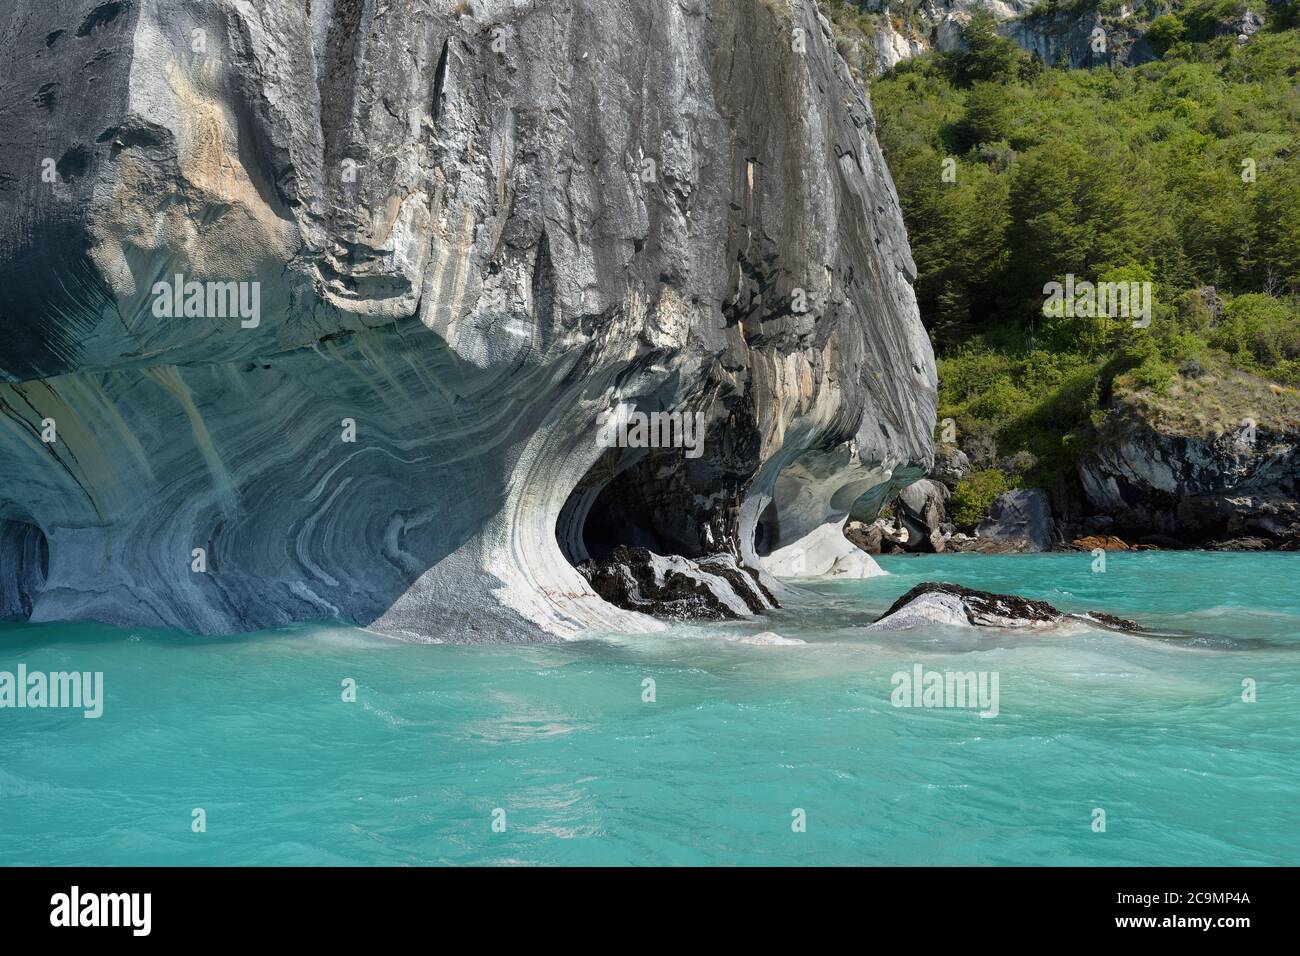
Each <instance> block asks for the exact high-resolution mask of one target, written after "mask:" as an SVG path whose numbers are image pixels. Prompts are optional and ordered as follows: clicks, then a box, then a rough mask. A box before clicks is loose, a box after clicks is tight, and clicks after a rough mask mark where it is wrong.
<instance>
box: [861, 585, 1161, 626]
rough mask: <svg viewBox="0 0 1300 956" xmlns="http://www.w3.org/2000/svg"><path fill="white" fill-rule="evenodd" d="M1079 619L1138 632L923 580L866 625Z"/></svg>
mask: <svg viewBox="0 0 1300 956" xmlns="http://www.w3.org/2000/svg"><path fill="white" fill-rule="evenodd" d="M1067 618H1069V619H1075V620H1083V621H1087V622H1089V623H1092V624H1096V625H1098V626H1100V627H1104V628H1107V629H1110V630H1123V631H1140V630H1141V629H1142V628H1141V627H1140V626H1139V625H1137V624H1135V623H1134V622H1133V621H1128V620H1125V619H1124V618H1120V617H1116V616H1115V615H1113V614H1106V613H1104V612H1101V611H1089V612H1087V613H1085V614H1066V613H1064V612H1062V611H1059V610H1057V609H1056V607H1054V606H1053V605H1051V604H1049V603H1048V602H1046V601H1034V600H1031V599H1029V598H1023V597H1019V596H1018V595H1015V594H994V593H992V592H990V591H976V590H972V589H971V588H966V587H962V586H961V585H959V584H947V583H943V582H936V581H927V582H925V583H923V584H918V585H917V586H916V587H914V588H912V589H911V590H910V591H908V592H907V593H906V594H904V595H903V596H902V597H900V598H899V599H898V600H897V601H895V602H894V603H893V604H892V605H891V606H890V608H889V610H887V611H886V612H885V613H884V614H882V615H881V616H880V619H879V620H878V621H876V622H875V623H874V624H871V625H869V626H868V627H869V629H874V630H901V629H905V628H911V627H917V626H923V625H931V624H943V625H948V626H967V625H969V626H974V627H1007V628H1023V627H1047V626H1050V625H1054V624H1059V623H1061V622H1062V621H1063V620H1065V619H1067Z"/></svg>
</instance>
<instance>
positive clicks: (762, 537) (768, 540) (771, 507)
mask: <svg viewBox="0 0 1300 956" xmlns="http://www.w3.org/2000/svg"><path fill="white" fill-rule="evenodd" d="M780 534H781V522H780V518H779V517H778V515H777V510H776V502H775V501H769V502H768V503H767V507H766V508H764V509H763V513H762V514H760V515H759V516H758V523H757V524H756V525H755V526H754V553H755V554H756V555H758V556H759V557H760V558H765V557H767V556H768V555H769V554H771V553H772V549H773V546H774V545H775V544H776V542H777V540H778V538H779V537H780Z"/></svg>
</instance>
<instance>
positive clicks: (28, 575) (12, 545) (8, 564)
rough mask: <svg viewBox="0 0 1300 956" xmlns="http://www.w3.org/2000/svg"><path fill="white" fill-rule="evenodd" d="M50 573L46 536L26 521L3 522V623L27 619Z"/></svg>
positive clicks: (0, 577)
mask: <svg viewBox="0 0 1300 956" xmlns="http://www.w3.org/2000/svg"><path fill="white" fill-rule="evenodd" d="M49 573H50V546H49V542H48V541H47V540H46V538H45V533H44V532H43V531H42V530H41V529H40V528H39V527H37V526H36V525H34V524H30V523H28V522H26V521H9V520H4V519H0V620H2V619H10V620H13V619H17V620H28V619H30V618H31V616H32V608H33V607H34V606H35V604H36V599H37V598H38V597H40V594H41V592H42V591H44V590H45V581H46V578H47V577H48V576H49Z"/></svg>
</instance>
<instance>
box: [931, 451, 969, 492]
mask: <svg viewBox="0 0 1300 956" xmlns="http://www.w3.org/2000/svg"><path fill="white" fill-rule="evenodd" d="M970 470H971V463H970V459H969V458H968V457H966V453H965V452H964V451H962V450H961V449H960V448H958V447H957V446H956V445H940V446H939V447H938V448H936V449H935V454H934V470H933V471H931V472H930V476H931V477H932V478H934V479H935V480H936V481H940V482H942V483H943V484H945V485H947V486H948V487H949V488H954V487H956V485H957V483H958V482H959V481H962V480H964V479H965V478H966V476H967V475H969V474H970Z"/></svg>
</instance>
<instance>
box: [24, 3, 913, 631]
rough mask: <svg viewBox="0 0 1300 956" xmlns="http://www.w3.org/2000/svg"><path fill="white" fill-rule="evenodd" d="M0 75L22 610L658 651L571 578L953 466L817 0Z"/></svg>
mask: <svg viewBox="0 0 1300 956" xmlns="http://www.w3.org/2000/svg"><path fill="white" fill-rule="evenodd" d="M0 58H2V59H3V61H4V62H5V63H6V64H7V65H8V69H7V76H6V81H7V87H6V88H7V90H9V91H10V92H9V94H7V96H6V100H5V102H4V104H3V106H2V107H0V109H3V117H0V118H2V119H3V122H0V157H2V158H3V165H2V166H0V168H3V169H4V170H5V173H4V175H3V176H0V197H3V204H4V208H5V210H6V212H7V213H9V214H8V215H6V216H5V217H4V220H3V222H0V327H3V330H4V333H5V334H4V339H3V344H2V345H0V522H3V523H4V524H3V525H0V527H4V528H9V529H11V530H7V531H5V533H3V534H0V594H2V595H4V597H3V598H0V601H2V602H4V603H3V604H0V611H9V612H12V609H13V607H15V606H16V607H17V608H18V611H19V613H28V611H27V606H26V605H30V616H31V617H32V618H33V619H36V620H53V619H75V618H95V619H99V620H103V621H107V622H110V623H118V624H125V625H159V626H170V627H178V628H182V629H185V630H189V631H198V632H205V633H224V632H231V631H241V630H250V629H256V628H262V627H268V626H273V625H278V624H283V623H287V622H291V621H300V620H305V619H318V618H338V619H341V620H344V621H350V622H355V623H358V624H362V625H368V626H372V627H375V628H377V629H380V630H384V631H386V632H389V633H394V634H397V635H401V636H407V637H410V638H413V639H437V640H485V639H496V640H524V639H536V638H537V637H539V636H549V637H551V638H567V637H573V636H578V635H580V634H582V633H583V632H584V631H586V630H587V629H591V628H607V629H627V628H644V627H647V626H651V625H652V622H649V621H648V619H646V618H645V617H643V616H641V615H638V614H634V613H631V612H628V611H626V610H623V609H619V608H616V607H614V606H613V605H611V604H609V603H608V602H606V601H604V600H602V599H601V598H600V597H598V596H596V595H594V594H593V593H592V590H591V588H590V587H588V586H587V583H586V581H585V580H584V579H583V578H582V576H581V575H579V573H578V572H577V570H576V569H575V565H577V564H579V563H581V562H583V561H585V560H588V559H589V558H597V559H599V558H601V557H603V556H605V555H607V554H608V553H610V552H611V551H612V550H613V549H614V548H616V547H617V546H618V545H620V544H632V543H635V544H643V545H646V546H649V545H654V547H655V550H658V551H659V552H660V553H665V554H678V555H683V556H685V557H687V558H695V557H700V556H703V555H709V554H714V553H718V552H723V553H728V554H733V555H737V556H739V557H740V558H741V559H742V560H743V561H744V562H745V563H747V564H750V565H753V564H754V563H755V562H756V561H757V555H756V553H755V538H756V536H757V535H758V532H759V529H760V527H761V537H762V538H763V539H764V546H765V548H767V549H768V550H771V549H774V548H776V547H780V546H782V545H783V544H787V543H789V542H790V541H793V540H797V539H798V538H800V537H802V536H804V535H807V534H809V533H810V532H812V531H813V530H815V529H816V528H818V527H820V526H822V525H825V524H827V523H836V522H842V521H843V520H844V518H845V516H847V515H848V514H849V513H850V511H858V512H861V513H867V512H870V511H871V509H872V508H873V507H874V508H878V507H879V502H881V501H883V500H885V499H886V498H887V497H888V496H889V495H891V494H892V493H893V492H894V491H895V490H896V489H897V488H898V487H900V486H901V485H904V484H906V483H907V482H908V481H911V480H913V479H914V478H916V477H919V476H920V475H922V474H924V473H925V472H926V470H927V469H928V468H929V466H930V460H931V455H932V452H931V443H930V432H931V428H932V426H933V418H934V415H933V412H934V400H935V371H934V364H933V358H932V355H931V351H930V346H929V343H928V340H927V338H926V336H925V334H924V331H923V330H922V328H921V324H920V321H919V318H918V316H917V311H916V304H915V297H914V296H913V293H912V287H911V282H912V280H913V278H914V276H915V267H914V265H913V263H912V260H911V256H910V253H909V251H908V246H907V240H906V236H905V233H904V229H903V224H902V219H901V216H900V213H899V210H898V203H897V198H896V195H895V191H894V188H893V184H892V182H891V181H890V177H889V173H888V171H887V169H886V168H885V165H884V162H883V161H882V159H881V155H880V151H879V149H878V147H877V145H876V142H875V139H874V136H873V132H872V130H873V119H872V115H871V111H870V108H869V105H868V104H867V102H866V100H865V99H864V97H863V95H862V92H861V90H860V88H859V87H858V86H857V85H856V84H855V83H854V82H853V81H852V79H851V78H850V76H849V74H848V70H847V68H846V67H845V65H844V63H843V61H842V60H841V59H840V58H839V56H838V55H837V54H836V52H835V50H834V47H833V44H832V42H831V39H830V32H829V28H828V26H827V24H826V23H825V21H824V20H822V19H821V18H820V17H819V16H818V14H817V12H816V10H815V8H814V6H813V4H812V3H811V2H810V0H793V2H776V3H773V2H768V0H711V2H708V3H705V2H695V0H687V2H682V3H671V4H658V3H649V4H648V3H643V2H641V0H543V2H523V0H491V2H483V0H475V2H473V3H460V2H454V0H436V2H432V3H429V4H424V5H422V6H419V7H418V8H417V7H413V6H409V5H399V4H391V3H386V2H382V0H334V2H329V0H321V2H316V3H311V4H305V3H291V2H288V0H251V2H249V0H213V2H205V3H203V4H199V3H190V2H163V0H134V2H130V3H128V2H125V0H65V2H60V3H56V4H49V3H46V2H41V3H37V2H35V0H11V2H9V3H8V4H6V5H5V6H4V9H3V10H2V11H0ZM176 277H179V280H178V279H177V278H176ZM195 283H197V285H194V284H195ZM174 286H178V287H179V288H174ZM192 293H196V294H192ZM178 306H179V308H177V307H178ZM178 313H179V314H178ZM620 406H624V407H625V408H628V409H631V410H634V411H635V412H637V413H645V414H648V413H651V412H661V413H675V414H676V415H677V419H676V421H677V422H678V423H679V427H677V428H676V430H674V429H672V428H668V427H667V426H665V430H664V431H662V432H658V433H657V434H658V435H659V440H657V441H650V442H646V441H644V440H643V439H644V438H645V433H644V432H640V433H626V434H623V433H620V434H619V435H617V436H614V440H610V432H609V430H608V429H607V428H605V427H604V426H605V425H607V424H608V422H609V421H610V415H611V413H613V412H616V410H617V409H618V408H619V407H620ZM696 415H700V416H702V418H700V419H698V421H699V422H700V427H699V432H698V434H697V435H696V436H695V438H694V439H692V440H690V441H687V440H686V439H687V438H690V436H689V434H686V433H684V432H683V431H682V429H681V428H680V423H681V422H684V421H687V420H689V421H691V422H694V421H697V419H696V418H695V417H694V416H696ZM664 421H668V419H664ZM42 556H43V557H42ZM42 569H43V570H42ZM19 594H25V595H26V596H27V597H26V599H25V600H26V604H24V599H23V598H20V597H17V595H19ZM10 595H14V596H13V597H11V596H10Z"/></svg>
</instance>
